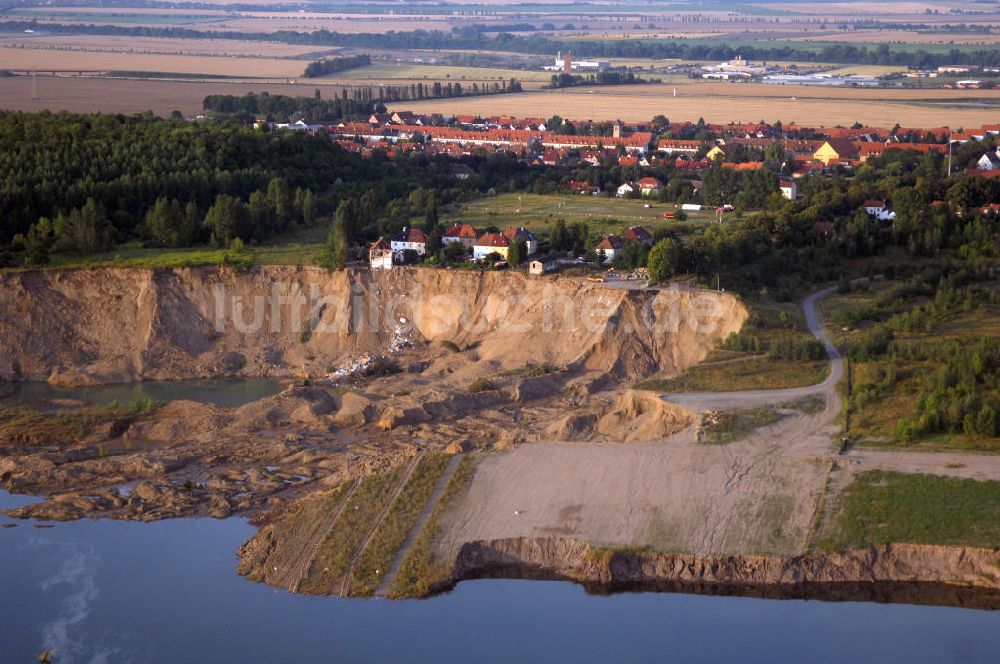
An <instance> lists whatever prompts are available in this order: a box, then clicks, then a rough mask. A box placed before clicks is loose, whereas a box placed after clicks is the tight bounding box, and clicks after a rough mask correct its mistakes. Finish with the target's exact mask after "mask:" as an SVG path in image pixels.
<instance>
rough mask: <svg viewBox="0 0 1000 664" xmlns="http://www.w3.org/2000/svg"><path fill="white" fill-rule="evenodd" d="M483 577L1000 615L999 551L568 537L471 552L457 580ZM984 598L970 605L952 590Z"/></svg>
mask: <svg viewBox="0 0 1000 664" xmlns="http://www.w3.org/2000/svg"><path fill="white" fill-rule="evenodd" d="M482 576H515V577H517V576H527V577H532V576H534V577H549V578H560V579H566V580H572V581H577V582H580V583H582V584H584V585H586V586H588V587H591V588H595V589H598V590H614V589H627V588H639V589H641V588H649V589H660V590H676V591H687V592H705V593H711V594H748V595H759V596H771V597H781V596H785V597H793V596H799V597H818V598H827V599H852V598H853V599H882V600H884V601H906V602H917V603H923V602H925V601H926V602H928V603H940V602H944V603H962V604H966V605H976V606H981V607H982V608H1000V550H996V549H980V548H974V547H954V546H932V545H918V544H886V545H881V546H873V547H870V548H867V549H858V550H852V551H845V552H831V553H810V554H802V555H796V556H788V557H778V556H749V555H732V556H713V557H705V558H699V557H696V556H692V555H688V554H680V553H658V552H644V551H634V552H633V551H610V550H600V549H592V548H591V547H589V546H588V545H587V544H586V543H585V542H581V541H579V540H574V539H566V538H512V539H503V540H489V541H481V542H471V543H467V544H465V545H464V546H463V547H462V549H461V550H460V552H459V554H458V557H457V559H456V561H455V568H454V573H453V581H455V582H457V581H461V580H463V579H468V578H478V577H482ZM954 588H973V589H977V590H979V591H984V592H985V594H977V595H974V596H970V597H967V598H966V599H964V600H963V599H962V596H961V594H956V593H954V592H952V591H950V590H949V589H954Z"/></svg>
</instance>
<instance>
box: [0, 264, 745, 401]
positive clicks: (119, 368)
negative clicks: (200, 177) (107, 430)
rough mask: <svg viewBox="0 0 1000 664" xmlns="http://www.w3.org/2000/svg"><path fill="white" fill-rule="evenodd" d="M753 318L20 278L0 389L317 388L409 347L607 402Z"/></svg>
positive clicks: (388, 294)
mask: <svg viewBox="0 0 1000 664" xmlns="http://www.w3.org/2000/svg"><path fill="white" fill-rule="evenodd" d="M745 318H746V311H745V309H744V308H743V307H742V306H741V305H740V304H739V303H738V302H737V301H736V300H735V299H734V298H732V297H731V296H729V295H726V294H718V293H710V292H706V293H700V292H689V291H644V292H627V291H621V290H614V289H608V288H603V287H601V286H599V285H595V284H589V283H586V282H584V281H581V280H574V279H531V278H528V277H525V276H523V275H519V274H501V273H493V272H486V273H478V272H469V271H444V270H427V269H398V270H392V271H390V272H388V273H377V274H373V273H371V272H368V271H340V272H327V271H325V270H321V269H318V268H304V267H290V266H267V267H259V268H255V269H253V270H250V271H249V272H239V271H235V270H232V269H229V268H190V269H158V270H146V269H124V268H122V269H117V268H104V269H95V270H75V271H44V272H25V273H13V274H6V275H0V380H8V381H9V380H45V381H50V382H53V383H59V384H64V385H86V384H97V383H113V382H129V381H134V380H177V379H186V378H213V377H228V376H296V377H318V376H322V375H325V374H326V373H327V372H328V371H329V370H330V368H331V367H333V366H335V365H336V364H337V363H338V362H340V361H342V360H343V359H344V358H346V357H349V356H351V355H352V354H358V353H365V352H368V353H383V352H385V351H386V349H387V348H391V347H392V346H393V344H394V343H395V342H397V341H398V340H399V337H400V335H401V334H412V335H414V336H415V337H416V339H417V340H418V341H449V342H452V343H453V344H455V345H456V346H457V347H461V348H463V349H468V348H471V349H474V350H475V353H476V358H475V359H476V360H478V361H481V362H486V363H490V364H491V365H495V366H496V367H497V368H500V369H503V368H509V367H516V366H519V365H523V364H524V363H525V362H529V361H530V362H549V363H552V364H554V365H558V366H560V367H567V366H570V367H575V368H578V369H580V370H584V371H588V372H598V373H601V374H606V378H605V379H604V380H603V381H599V382H598V383H596V384H595V386H596V387H603V386H606V385H611V384H613V382H614V379H615V378H618V379H622V378H634V377H637V376H641V375H646V374H649V373H652V372H654V371H673V370H681V369H683V368H686V367H687V366H689V365H691V364H693V363H694V362H696V361H698V360H700V359H701V358H702V357H703V356H704V354H705V353H706V352H707V349H708V348H709V347H710V346H711V344H712V342H713V340H714V339H716V338H720V337H724V336H725V335H727V334H728V333H730V332H733V331H735V330H738V329H739V327H740V326H741V325H742V322H743V321H744V319H745ZM401 321H405V322H401ZM401 326H403V327H405V328H406V329H400V328H401Z"/></svg>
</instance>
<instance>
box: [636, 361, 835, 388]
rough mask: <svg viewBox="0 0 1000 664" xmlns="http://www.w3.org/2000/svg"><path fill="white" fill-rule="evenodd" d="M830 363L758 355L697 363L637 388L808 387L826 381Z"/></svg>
mask: <svg viewBox="0 0 1000 664" xmlns="http://www.w3.org/2000/svg"><path fill="white" fill-rule="evenodd" d="M829 366H830V365H829V363H828V362H826V361H798V360H769V359H767V358H764V357H758V358H751V359H748V360H746V361H739V362H728V363H726V364H708V365H695V366H693V367H691V368H690V369H688V370H687V371H685V372H684V373H683V374H681V375H679V376H675V377H672V378H654V379H651V380H646V381H643V382H641V383H639V384H637V385H636V386H635V387H636V389H639V390H650V391H652V392H732V391H738V390H774V389H781V388H786V387H807V386H809V385H815V384H817V383H821V382H823V379H825V378H826V374H827V371H828V370H829Z"/></svg>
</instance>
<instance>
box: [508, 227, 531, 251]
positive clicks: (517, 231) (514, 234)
mask: <svg viewBox="0 0 1000 664" xmlns="http://www.w3.org/2000/svg"><path fill="white" fill-rule="evenodd" d="M503 236H504V237H505V238H507V242H509V243H510V244H514V243H515V242H517V241H518V240H524V244H525V246H526V247H527V248H528V255H529V256H531V255H533V254H535V253H536V252H537V251H538V238H537V237H535V235H534V233H532V232H531V231H529V230H528V229H527V228H524V227H523V226H522V227H521V228H517V227H515V226H508V227H507V230H505V231H504V232H503Z"/></svg>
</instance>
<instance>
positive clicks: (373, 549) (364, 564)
mask: <svg viewBox="0 0 1000 664" xmlns="http://www.w3.org/2000/svg"><path fill="white" fill-rule="evenodd" d="M450 458H451V457H449V456H448V455H446V454H443V453H435V454H429V455H427V456H426V457H424V458H423V459H421V460H420V464H419V465H418V466H417V468H416V470H414V471H413V475H412V476H411V477H410V480H409V481H408V482H407V483H406V487H404V488H403V491H402V493H400V494H399V497H398V498H397V499H396V502H395V503H393V505H392V509H391V510H390V511H389V514H388V515H387V516H386V518H385V521H383V522H382V525H381V526H379V529H378V532H377V533H375V537H374V539H372V541H371V544H369V545H368V548H367V549H365V552H364V554H363V555H362V556H361V558H360V559H359V560H358V562H357V564H356V565H355V566H354V569H353V570H352V571H351V595H354V596H369V595H372V594H373V593H374V592H375V590H376V589H377V588H378V586H379V584H380V583H381V582H382V579H383V578H384V576H385V574H386V573H387V572H388V571H389V567H390V566H391V565H392V561H393V559H394V558H395V557H396V553H397V552H398V551H399V548H400V547H401V546H402V545H403V542H404V541H405V540H406V536H407V535H409V533H410V531H411V530H412V529H413V526H414V524H415V523H416V521H417V518H419V516H420V513H421V512H422V511H423V510H424V507H426V505H427V501H428V500H430V497H431V494H433V493H434V487H435V486H437V482H438V480H439V479H440V478H441V475H442V473H444V470H445V468H447V467H448V462H449V460H450Z"/></svg>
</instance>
